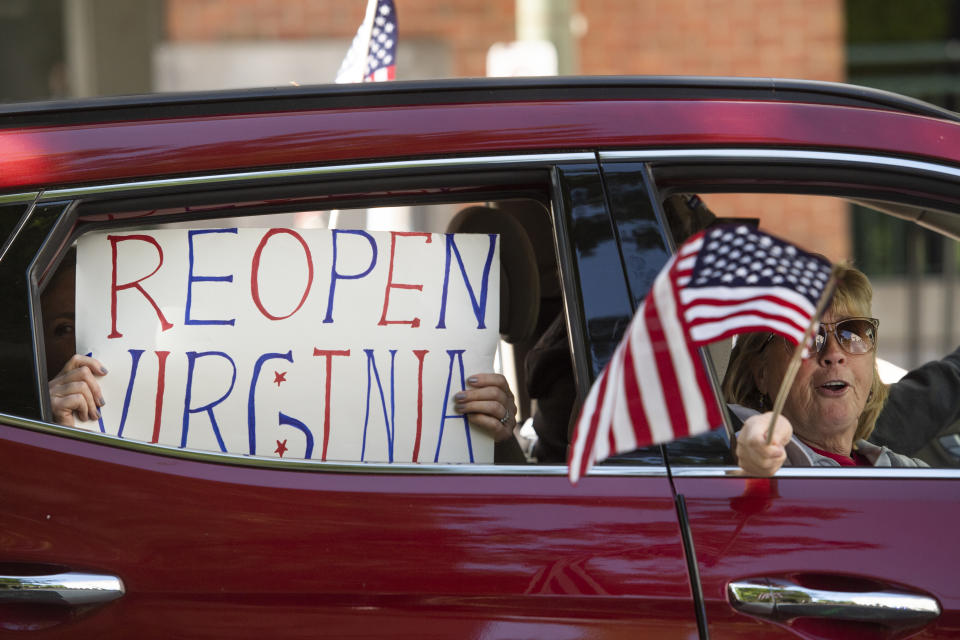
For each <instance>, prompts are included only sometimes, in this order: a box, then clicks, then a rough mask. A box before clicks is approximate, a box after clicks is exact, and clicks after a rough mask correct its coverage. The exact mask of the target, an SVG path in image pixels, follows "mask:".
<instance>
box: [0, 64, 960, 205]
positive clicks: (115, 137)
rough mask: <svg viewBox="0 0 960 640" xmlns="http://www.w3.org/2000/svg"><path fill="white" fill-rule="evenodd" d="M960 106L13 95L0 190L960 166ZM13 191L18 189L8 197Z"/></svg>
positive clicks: (685, 88) (780, 93)
mask: <svg viewBox="0 0 960 640" xmlns="http://www.w3.org/2000/svg"><path fill="white" fill-rule="evenodd" d="M958 125H960V116H958V115H957V114H955V113H952V112H950V111H947V110H944V109H941V108H939V107H935V106H933V105H929V104H926V103H923V102H921V101H918V100H913V99H911V98H907V97H904V96H898V95H896V94H891V93H888V92H884V91H877V90H874V89H868V88H864V87H855V86H851V85H844V84H837V83H826V82H813V81H803V80H775V79H761V78H697V77H549V78H486V79H456V80H431V81H415V82H381V83H368V84H348V85H323V86H307V87H293V86H291V87H275V88H267V89H240V90H229V91H211V92H202V93H177V94H150V95H142V96H119V97H108V98H93V99H89V100H70V101H53V102H42V103H32V104H27V103H25V104H10V105H5V106H3V107H0V149H3V150H4V153H3V154H0V191H8V192H12V191H14V190H16V192H15V193H11V194H10V196H9V197H12V198H15V199H24V198H29V197H30V194H31V193H32V192H31V191H29V190H33V189H47V190H50V189H55V188H57V187H67V186H79V185H91V184H97V183H100V184H103V183H105V182H116V181H118V180H127V181H129V180H143V179H153V178H160V177H166V178H170V177H174V176H190V175H199V174H208V173H210V172H237V171H247V170H250V169H269V168H276V167H294V166H297V167H311V166H312V167H316V166H320V165H325V166H329V165H333V164H338V163H339V164H343V163H363V162H384V161H387V160H396V161H405V160H408V159H423V158H450V157H454V156H457V157H464V158H466V157H471V156H480V155H490V154H500V155H502V154H517V153H553V152H569V151H604V150H635V149H670V148H678V147H687V148H691V147H698V148H710V147H713V148H716V147H731V146H733V147H738V148H741V149H743V148H751V147H766V148H797V149H808V150H809V149H814V150H816V149H820V150H833V151H864V152H871V153H879V154H886V155H893V156H896V157H906V158H916V159H920V160H925V159H933V160H937V161H940V162H944V161H945V162H948V163H951V164H957V165H960V126H958ZM3 197H4V198H7V197H8V196H3Z"/></svg>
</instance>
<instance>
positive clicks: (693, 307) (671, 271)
mask: <svg viewBox="0 0 960 640" xmlns="http://www.w3.org/2000/svg"><path fill="white" fill-rule="evenodd" d="M830 271H831V265H830V263H829V262H828V261H827V260H825V259H823V258H820V257H817V256H814V255H811V254H808V253H806V252H804V251H802V250H800V249H798V248H797V247H795V246H793V245H791V244H789V243H786V242H783V241H782V240H779V239H777V238H775V237H773V236H771V235H769V234H766V233H763V232H762V231H757V230H756V229H753V228H751V227H749V226H747V225H723V226H718V227H713V228H711V229H708V230H707V231H703V232H700V233H698V234H696V235H694V236H692V237H691V238H690V239H689V240H688V241H687V242H685V243H684V244H683V246H681V247H680V250H679V251H678V252H677V253H676V255H674V256H673V257H672V258H671V259H670V260H669V261H668V262H667V264H666V266H665V267H664V268H663V270H662V271H661V272H660V274H659V275H658V276H657V278H656V279H655V280H654V283H653V289H652V290H651V291H650V293H649V294H648V295H647V298H646V299H645V300H644V301H643V304H642V305H641V306H640V309H638V310H637V313H636V314H635V315H634V317H633V320H632V321H631V323H630V326H629V327H628V328H627V332H626V334H625V335H624V337H623V339H622V340H621V341H620V344H619V345H617V349H616V350H615V351H614V354H613V357H612V358H611V359H610V362H609V363H608V364H607V366H606V368H605V369H604V370H603V373H602V374H601V375H600V377H599V378H598V379H597V381H596V382H595V383H594V384H593V387H592V388H591V389H590V393H589V394H588V396H587V400H586V402H585V403H584V405H583V409H582V410H581V412H580V416H579V418H578V419H577V425H576V430H575V432H574V437H573V446H572V447H571V449H570V459H569V464H570V481H571V482H572V483H576V482H577V480H578V479H579V478H580V477H581V476H583V475H585V474H586V473H587V471H588V470H589V469H590V467H591V466H592V465H593V463H594V462H598V461H600V460H603V459H604V458H607V457H608V456H611V455H614V454H617V453H623V452H626V451H633V450H634V449H638V448H641V447H646V446H649V445H651V444H656V443H660V442H667V441H669V440H673V439H676V438H686V437H689V436H692V435H696V434H698V433H703V432H705V431H707V430H709V429H710V428H712V427H714V426H717V425H720V424H722V421H723V418H722V416H721V413H720V407H719V406H718V404H717V401H716V399H715V396H714V394H713V390H712V388H711V384H710V380H709V377H708V375H707V373H706V370H705V369H704V367H703V363H702V360H701V359H700V356H699V354H698V353H697V348H698V347H701V346H703V345H705V344H708V343H710V342H714V341H716V340H721V339H723V338H729V337H731V336H733V335H736V334H739V333H746V332H750V331H772V332H775V333H778V334H780V335H782V336H784V337H786V338H788V339H789V340H791V341H792V342H793V343H794V344H798V343H799V342H800V340H802V339H803V334H804V331H805V330H806V328H807V326H808V325H809V324H810V323H811V322H813V318H814V315H815V314H816V309H817V301H818V299H819V298H820V295H821V293H822V292H823V290H824V288H825V287H826V285H827V282H828V281H829V278H830Z"/></svg>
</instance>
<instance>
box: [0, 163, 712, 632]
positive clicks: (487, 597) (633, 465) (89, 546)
mask: <svg viewBox="0 0 960 640" xmlns="http://www.w3.org/2000/svg"><path fill="white" fill-rule="evenodd" d="M484 172H487V174H484ZM306 173H309V172H306ZM440 173H441V174H442V175H439V177H438V170H437V166H436V165H430V164H429V163H424V164H423V166H418V165H417V163H416V162H413V163H405V165H404V167H403V174H402V175H399V176H398V174H397V173H396V172H395V171H392V170H391V168H390V167H389V166H386V165H385V166H383V167H380V166H378V165H376V164H373V165H370V167H369V168H366V169H365V170H364V171H363V172H361V173H360V175H359V176H358V172H357V170H356V168H355V167H344V168H343V172H342V174H341V173H338V172H337V170H336V168H335V167H334V168H331V167H324V168H323V176H325V178H324V180H327V182H323V180H320V179H315V181H314V182H311V183H310V185H308V186H305V183H304V181H303V180H302V178H301V179H300V180H301V181H300V182H298V183H297V184H296V185H291V184H289V183H288V182H285V181H284V180H285V178H284V177H283V174H282V172H278V173H277V174H276V175H274V174H272V173H271V172H269V171H268V172H263V173H261V174H259V175H258V177H257V180H259V181H251V182H250V183H249V184H248V183H244V182H243V181H238V180H236V179H232V178H231V177H230V176H223V175H220V176H214V177H211V178H210V179H209V180H205V179H204V178H203V177H200V178H198V179H195V180H193V181H192V183H191V186H190V189H191V191H189V192H188V191H184V190H183V189H182V185H179V184H178V183H176V181H163V180H158V181H156V182H152V183H151V182H147V183H145V182H143V181H141V182H138V183H137V184H136V185H134V186H135V188H136V190H137V191H136V192H135V193H134V192H133V191H132V190H131V191H130V192H129V193H128V191H127V189H126V188H125V186H124V185H123V184H117V185H112V187H113V188H112V189H110V190H104V189H102V188H101V189H99V190H97V189H91V190H89V191H84V189H83V188H82V187H81V188H76V189H72V190H71V192H70V194H71V202H70V203H69V206H67V205H58V208H57V209H55V210H54V209H51V208H49V207H48V208H47V209H42V208H34V209H33V211H34V212H35V213H34V215H37V214H38V213H42V212H43V213H45V215H44V216H43V217H36V218H30V219H28V220H27V223H26V224H23V225H21V229H20V231H19V233H18V234H16V236H15V237H14V238H13V239H12V242H11V244H10V246H11V247H12V248H11V249H10V250H9V251H6V252H5V253H4V254H3V256H2V259H0V268H2V269H3V270H4V272H5V273H12V274H20V280H19V281H16V283H15V285H14V286H11V288H10V292H9V293H8V296H9V299H8V306H9V307H10V308H11V311H10V312H9V313H8V314H7V315H4V316H3V318H4V330H5V331H6V335H7V336H8V337H7V340H6V345H7V349H8V352H10V353H17V354H19V357H18V358H17V359H6V358H5V369H6V370H7V372H8V379H9V378H11V377H15V378H16V380H17V381H18V382H17V383H16V384H11V386H10V387H9V390H8V391H7V392H4V393H3V394H2V401H3V403H4V404H3V407H2V411H3V415H2V416H0V452H2V457H3V464H2V465H0V491H2V499H0V523H2V526H0V529H2V533H0V540H2V543H0V575H2V577H0V601H2V602H3V606H2V607H0V627H2V628H3V629H4V630H7V631H11V630H22V631H26V630H29V631H30V632H31V633H30V635H31V637H36V638H46V637H100V638H109V637H130V636H131V635H133V636H136V637H141V638H170V637H184V636H187V637H196V638H205V637H223V636H230V637H235V638H262V637H275V638H297V637H316V636H318V635H323V636H330V637H371V636H386V637H416V638H424V637H483V638H500V637H504V638H506V637H530V638H533V637H543V638H557V637H585V636H589V637H596V638H618V637H637V636H638V635H640V636H644V635H648V636H651V637H664V638H668V637H677V638H680V637H683V638H689V637H691V636H693V635H696V634H697V632H698V629H697V622H696V615H695V610H694V604H693V599H692V596H691V588H690V584H689V580H688V573H687V559H686V556H685V552H684V545H683V543H682V539H681V530H680V527H679V525H678V518H677V511H676V507H675V503H674V497H673V493H672V490H671V485H670V481H669V478H668V476H667V473H666V467H665V465H664V463H663V460H662V458H661V457H660V456H659V454H658V452H653V453H652V454H651V455H649V456H647V457H646V458H644V459H643V460H635V461H633V462H629V463H626V464H618V465H611V466H609V467H603V468H600V469H598V470H597V471H596V472H595V473H594V474H592V475H591V476H590V477H587V478H585V479H583V480H582V481H581V482H580V483H579V484H578V485H577V486H576V487H571V486H570V483H569V482H568V480H567V477H566V467H565V466H563V465H557V464H554V465H535V464H497V465H490V464H473V465H470V464H459V465H458V464H436V465H434V464H412V463H394V464H385V463H361V462H350V461H339V462H320V461H314V460H290V459H286V458H285V459H278V458H271V457H269V456H267V457H264V456H259V457H257V456H245V455H237V454H230V453H226V454H225V453H221V452H219V451H216V452H210V451H201V450H191V449H188V448H184V447H176V446H167V445H161V444H151V443H149V442H143V441H136V440H132V439H129V438H124V437H120V436H119V435H117V434H112V433H98V432H90V431H82V430H79V429H72V428H67V427H60V426H57V425H54V424H51V423H49V422H45V421H44V420H43V419H42V418H43V416H45V415H48V414H47V413H44V411H45V410H44V409H43V407H42V403H41V401H40V398H42V397H44V393H43V390H44V386H43V385H44V384H45V382H46V381H45V380H44V379H43V376H41V375H40V373H39V372H41V371H42V367H41V366H40V365H39V364H38V363H40V362H42V358H41V357H40V355H41V354H42V348H41V347H42V342H40V341H39V340H38V337H37V332H38V329H37V324H36V318H35V316H36V309H37V308H38V302H37V297H38V290H39V285H42V279H43V265H47V264H51V263H53V262H55V260H56V257H57V256H58V255H60V254H62V251H63V248H64V247H65V246H66V245H67V244H69V242H70V241H71V240H73V239H75V238H76V237H78V236H79V235H82V233H83V232H84V231H85V230H87V229H100V230H103V229H108V230H109V229H128V228H130V226H131V220H132V221H134V222H135V223H136V224H138V225H140V226H139V227H138V228H142V227H143V225H150V224H154V223H153V222H152V220H153V219H154V218H155V219H156V220H158V222H157V224H160V223H162V222H166V221H170V220H173V221H178V222H184V223H187V222H189V223H193V222H194V221H195V220H196V219H197V218H205V217H206V218H205V219H211V220H212V219H214V218H216V217H217V216H221V215H224V214H225V213H227V214H230V215H235V216H249V217H248V218H247V220H248V222H250V221H252V222H250V224H257V222H256V220H255V218H256V216H258V215H261V214H267V213H274V212H276V211H277V210H279V209H285V210H290V209H291V203H293V202H294V201H295V200H296V199H297V198H307V199H308V200H310V199H311V198H312V200H310V204H309V205H307V206H301V205H299V204H298V205H296V207H299V209H297V210H300V209H307V210H309V209H310V207H311V206H316V205H317V202H319V201H321V200H322V201H323V202H325V203H328V204H327V205H326V206H332V205H329V203H331V202H333V203H334V204H335V203H337V202H346V201H347V200H349V201H350V202H351V203H353V204H354V205H360V206H372V203H374V202H378V203H381V204H383V203H384V202H385V197H384V195H383V194H384V193H385V192H389V193H391V194H393V197H394V198H395V199H396V201H397V202H401V201H402V202H403V203H404V204H406V205H413V206H414V207H416V206H417V205H418V204H424V205H426V204H430V203H434V202H436V201H438V200H442V199H443V198H447V199H449V195H444V194H449V192H452V191H457V189H462V190H464V191H469V192H470V193H471V194H473V197H474V198H475V199H477V200H485V199H486V200H489V199H494V198H496V197H497V196H498V195H499V196H503V197H516V196H517V194H518V193H520V194H524V195H530V194H531V193H533V194H534V195H537V194H539V195H538V196H537V197H541V196H542V197H543V198H544V199H545V201H546V203H547V204H548V205H549V207H550V218H549V220H550V228H551V229H552V230H553V231H552V234H553V242H555V247H554V249H555V256H556V258H557V260H558V262H559V269H560V275H561V283H562V289H563V302H564V309H565V311H564V318H565V321H566V323H567V324H568V326H569V327H570V328H569V335H570V336H571V337H570V343H571V345H572V347H573V349H574V352H573V353H574V356H573V359H572V362H571V369H572V370H573V371H574V372H575V374H576V375H577V377H578V382H579V383H580V384H584V376H587V377H588V376H589V375H592V374H593V373H595V372H596V370H597V368H598V367H599V366H601V365H602V363H603V358H604V357H605V354H607V353H608V352H609V350H610V349H611V348H612V344H615V340H616V338H618V337H619V336H618V335H617V333H618V331H622V327H623V326H625V324H626V321H628V320H629V316H630V308H631V307H630V298H629V295H628V294H627V291H628V289H627V284H626V281H625V278H624V274H623V269H622V264H621V261H620V258H619V254H618V252H617V250H616V246H617V245H616V241H615V234H614V228H613V225H612V224H611V221H610V217H609V213H608V210H607V208H606V206H605V203H604V198H603V192H602V188H601V182H600V180H599V171H598V168H597V165H596V162H595V160H594V159H593V157H592V156H591V155H589V154H570V155H567V156H562V157H560V156H558V155H554V156H544V157H537V156H525V157H524V158H522V159H520V160H511V159H509V158H487V159H483V158H481V159H476V158H472V159H464V160H463V161H460V162H453V161H447V162H445V163H444V167H443V170H442V171H441V172H440ZM347 174H349V175H347ZM302 175H303V174H301V176H302ZM478 175H486V177H484V178H483V179H482V180H481V179H478V178H477V176H478ZM308 177H309V176H308ZM226 180H230V183H229V186H230V190H231V192H230V193H227V194H226V195H225V191H224V190H223V189H222V187H223V184H221V182H223V181H226ZM338 181H339V182H338ZM391 181H392V182H391ZM481 182H483V184H480V183H481ZM387 184H389V185H390V186H389V188H387V187H385V185H387ZM198 185H199V186H198ZM531 185H532V186H531ZM101 187H102V185H101ZM104 191H106V192H108V195H106V196H104V195H99V194H103V193H104ZM365 193H375V194H377V195H376V196H375V197H367V196H365V195H364V194H365ZM397 194H400V195H397ZM411 194H413V195H411ZM56 196H57V193H56V192H55V191H54V192H52V193H50V192H48V194H47V196H46V197H47V198H48V200H50V201H51V202H57V200H56ZM161 196H162V197H161ZM391 202H392V201H391ZM386 204H390V202H386ZM51 211H53V213H51ZM27 275H29V278H28V277H27ZM79 304H83V302H82V301H80V302H79ZM31 310H32V311H31ZM31 314H33V315H31ZM24 354H26V355H24ZM8 363H9V364H8ZM24 381H26V382H24ZM18 385H19V386H18ZM108 402H109V403H119V402H120V400H119V399H108ZM110 408H111V407H110V405H109V404H108V405H105V407H104V410H107V409H110Z"/></svg>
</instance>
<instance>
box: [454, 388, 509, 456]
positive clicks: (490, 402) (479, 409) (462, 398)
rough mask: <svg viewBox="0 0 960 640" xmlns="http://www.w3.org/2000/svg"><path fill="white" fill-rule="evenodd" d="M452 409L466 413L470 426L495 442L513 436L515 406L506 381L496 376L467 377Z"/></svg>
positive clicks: (455, 396) (455, 397)
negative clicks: (464, 386) (464, 385)
mask: <svg viewBox="0 0 960 640" xmlns="http://www.w3.org/2000/svg"><path fill="white" fill-rule="evenodd" d="M453 399H454V405H453V408H454V410H455V411H457V412H458V413H464V414H467V419H468V420H469V422H470V424H471V425H473V426H474V427H476V428H478V429H480V430H481V431H483V432H484V433H486V434H488V435H489V436H490V437H492V438H493V439H494V441H495V442H502V441H504V440H506V439H507V438H509V437H510V436H512V435H513V428H514V427H515V426H517V420H516V415H517V404H516V400H515V399H514V397H513V393H512V392H511V391H510V385H509V384H508V383H507V379H506V378H504V377H503V376H502V375H500V374H498V373H478V374H474V375H472V376H470V377H469V378H467V389H464V390H463V391H461V392H459V393H457V394H456V395H454V397H453Z"/></svg>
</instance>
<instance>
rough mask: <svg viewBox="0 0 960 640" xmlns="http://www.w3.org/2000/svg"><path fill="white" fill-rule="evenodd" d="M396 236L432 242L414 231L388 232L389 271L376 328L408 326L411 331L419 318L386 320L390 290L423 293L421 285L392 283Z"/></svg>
mask: <svg viewBox="0 0 960 640" xmlns="http://www.w3.org/2000/svg"><path fill="white" fill-rule="evenodd" d="M397 236H423V237H424V238H426V239H427V242H426V243H427V244H430V243H431V242H432V241H433V237H432V236H431V235H430V234H429V233H420V232H415V231H391V232H390V270H389V272H388V273H387V288H386V289H385V290H384V292H383V313H381V314H380V322H378V323H377V325H378V326H380V327H383V326H386V325H388V324H409V325H410V327H411V328H412V329H416V328H417V327H419V326H420V318H414V319H413V320H387V307H389V306H390V289H416V290H417V291H423V285H422V284H404V283H396V282H394V281H393V258H394V256H395V255H396V253H397Z"/></svg>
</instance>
